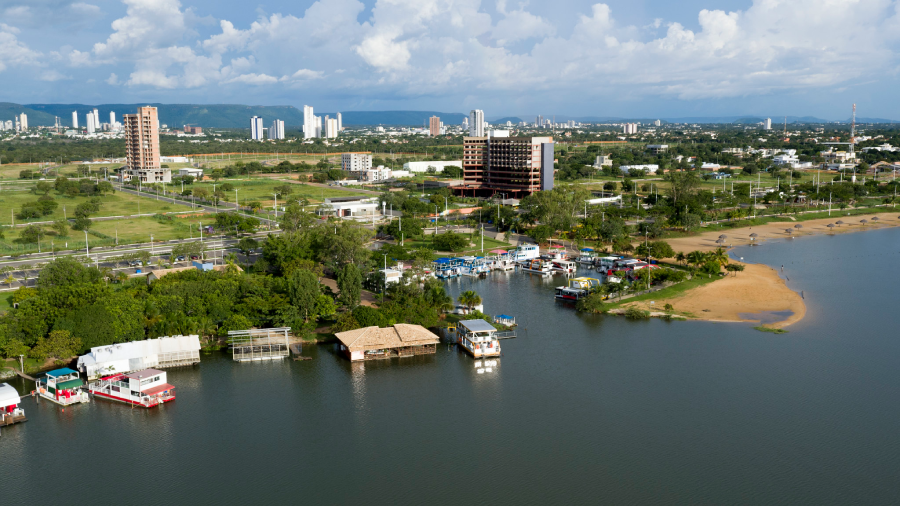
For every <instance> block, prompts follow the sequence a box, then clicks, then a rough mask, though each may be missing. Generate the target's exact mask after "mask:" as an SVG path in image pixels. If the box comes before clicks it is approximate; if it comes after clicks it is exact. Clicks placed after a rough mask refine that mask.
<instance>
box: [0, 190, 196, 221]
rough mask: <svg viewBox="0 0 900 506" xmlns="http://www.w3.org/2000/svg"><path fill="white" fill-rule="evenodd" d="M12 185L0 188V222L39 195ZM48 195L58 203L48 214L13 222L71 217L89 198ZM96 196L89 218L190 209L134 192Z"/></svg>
mask: <svg viewBox="0 0 900 506" xmlns="http://www.w3.org/2000/svg"><path fill="white" fill-rule="evenodd" d="M9 186H11V185H7V187H9ZM14 188H15V189H7V190H6V191H4V190H3V189H2V188H0V225H9V224H11V222H12V215H13V214H14V213H17V212H18V211H19V210H20V209H21V207H22V204H24V203H26V202H33V201H35V200H37V199H38V197H39V195H36V194H34V193H32V192H31V191H30V187H29V186H22V185H15V186H14ZM50 196H51V197H53V198H54V199H55V200H56V202H57V203H58V204H59V205H58V206H57V208H56V210H55V211H54V212H53V213H52V214H50V215H48V216H42V217H40V218H33V219H29V220H20V219H18V218H17V219H16V220H15V222H16V225H19V224H22V223H30V222H34V221H53V220H57V219H59V218H64V217H67V218H72V217H73V216H74V213H75V207H76V206H78V204H80V203H82V202H85V201H87V200H89V199H90V197H82V196H78V197H65V196H61V195H57V193H56V192H55V191H52V190H51V191H50ZM100 198H101V200H102V202H103V204H102V205H101V206H100V211H99V212H97V213H96V214H94V215H92V217H104V216H125V215H131V214H139V213H140V214H146V213H164V212H170V211H189V210H190V206H185V205H181V204H170V203H166V202H161V201H158V200H156V199H155V198H152V197H143V198H142V197H138V196H137V195H131V194H128V193H122V192H116V193H113V194H106V195H104V196H103V197H100Z"/></svg>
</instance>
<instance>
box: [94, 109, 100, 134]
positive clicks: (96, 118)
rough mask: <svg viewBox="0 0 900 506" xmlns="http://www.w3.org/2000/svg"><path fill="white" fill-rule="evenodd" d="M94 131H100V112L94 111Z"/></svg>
mask: <svg viewBox="0 0 900 506" xmlns="http://www.w3.org/2000/svg"><path fill="white" fill-rule="evenodd" d="M94 130H100V111H98V110H97V109H94Z"/></svg>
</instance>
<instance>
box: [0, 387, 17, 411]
mask: <svg viewBox="0 0 900 506" xmlns="http://www.w3.org/2000/svg"><path fill="white" fill-rule="evenodd" d="M20 402H22V399H20V398H19V391H18V390H16V389H15V388H13V387H12V385H10V384H9V383H0V408H2V407H6V406H15V405H16V404H19V403H20Z"/></svg>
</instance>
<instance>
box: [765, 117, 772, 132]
mask: <svg viewBox="0 0 900 506" xmlns="http://www.w3.org/2000/svg"><path fill="white" fill-rule="evenodd" d="M771 129H772V118H766V130H771Z"/></svg>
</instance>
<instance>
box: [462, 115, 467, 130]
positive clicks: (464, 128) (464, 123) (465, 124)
mask: <svg viewBox="0 0 900 506" xmlns="http://www.w3.org/2000/svg"><path fill="white" fill-rule="evenodd" d="M462 129H463V130H468V129H469V118H468V117H466V118H463V122H462Z"/></svg>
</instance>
